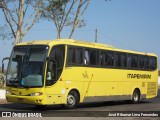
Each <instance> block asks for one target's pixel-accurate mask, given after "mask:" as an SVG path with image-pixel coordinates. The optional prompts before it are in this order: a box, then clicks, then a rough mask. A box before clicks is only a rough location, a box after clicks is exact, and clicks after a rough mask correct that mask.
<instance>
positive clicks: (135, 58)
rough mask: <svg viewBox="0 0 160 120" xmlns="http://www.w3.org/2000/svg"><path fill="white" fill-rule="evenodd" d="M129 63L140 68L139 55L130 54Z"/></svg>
mask: <svg viewBox="0 0 160 120" xmlns="http://www.w3.org/2000/svg"><path fill="white" fill-rule="evenodd" d="M127 63H128V67H129V68H138V56H137V55H133V54H128V61H127Z"/></svg>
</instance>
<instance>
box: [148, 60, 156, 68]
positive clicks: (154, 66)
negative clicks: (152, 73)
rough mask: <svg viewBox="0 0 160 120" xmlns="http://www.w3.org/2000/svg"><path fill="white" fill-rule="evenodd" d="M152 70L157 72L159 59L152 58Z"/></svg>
mask: <svg viewBox="0 0 160 120" xmlns="http://www.w3.org/2000/svg"><path fill="white" fill-rule="evenodd" d="M149 62H150V69H151V70H155V69H156V68H157V59H156V58H155V57H150V60H149Z"/></svg>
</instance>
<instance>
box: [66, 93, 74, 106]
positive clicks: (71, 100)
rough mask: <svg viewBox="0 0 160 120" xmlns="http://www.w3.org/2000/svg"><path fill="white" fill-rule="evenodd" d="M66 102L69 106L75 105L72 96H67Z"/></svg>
mask: <svg viewBox="0 0 160 120" xmlns="http://www.w3.org/2000/svg"><path fill="white" fill-rule="evenodd" d="M67 102H68V104H69V105H74V104H75V98H74V96H72V95H68V97H67Z"/></svg>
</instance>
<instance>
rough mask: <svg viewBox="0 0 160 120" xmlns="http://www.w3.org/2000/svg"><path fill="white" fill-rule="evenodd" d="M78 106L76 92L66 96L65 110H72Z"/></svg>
mask: <svg viewBox="0 0 160 120" xmlns="http://www.w3.org/2000/svg"><path fill="white" fill-rule="evenodd" d="M78 104H79V96H78V94H77V92H75V91H70V92H69V93H68V95H67V104H66V105H65V108H67V109H73V108H76V107H77V105H78Z"/></svg>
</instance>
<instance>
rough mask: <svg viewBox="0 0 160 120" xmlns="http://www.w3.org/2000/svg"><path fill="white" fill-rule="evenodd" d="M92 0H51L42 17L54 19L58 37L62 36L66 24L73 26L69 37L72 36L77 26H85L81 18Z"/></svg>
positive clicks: (46, 5)
mask: <svg viewBox="0 0 160 120" xmlns="http://www.w3.org/2000/svg"><path fill="white" fill-rule="evenodd" d="M89 3H90V0H49V1H48V2H47V3H46V4H45V5H44V9H43V11H42V15H41V16H42V17H43V18H44V19H47V20H49V21H53V23H54V25H55V27H56V29H57V38H61V31H62V30H63V28H64V26H72V29H71V32H70V35H69V38H71V37H72V35H73V33H74V31H75V29H76V27H82V26H85V21H84V20H83V19H82V18H81V17H82V15H83V14H84V12H85V10H86V9H87V7H88V5H89Z"/></svg>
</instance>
